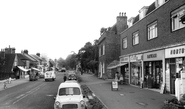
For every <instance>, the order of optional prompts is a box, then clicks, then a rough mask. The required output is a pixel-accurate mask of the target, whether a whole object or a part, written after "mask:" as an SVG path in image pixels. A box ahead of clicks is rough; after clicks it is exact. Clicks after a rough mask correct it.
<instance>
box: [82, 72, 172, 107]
mask: <svg viewBox="0 0 185 109" xmlns="http://www.w3.org/2000/svg"><path fill="white" fill-rule="evenodd" d="M81 78H82V84H86V85H87V86H88V87H89V88H90V89H91V90H92V91H93V93H94V94H95V95H96V96H97V97H98V98H99V99H100V101H102V102H103V104H104V105H105V107H106V108H107V109H161V108H162V107H163V105H164V101H165V100H167V99H172V98H174V95H170V94H161V93H160V92H159V90H151V89H145V88H140V87H136V86H132V85H126V84H124V85H118V87H119V88H118V91H117V90H111V82H112V80H110V79H107V80H102V79H99V78H97V77H96V76H94V75H92V74H83V75H81Z"/></svg>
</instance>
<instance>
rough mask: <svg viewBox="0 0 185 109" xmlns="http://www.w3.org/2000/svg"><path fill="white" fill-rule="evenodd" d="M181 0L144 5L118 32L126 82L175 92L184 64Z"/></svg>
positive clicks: (184, 9) (159, 0)
mask: <svg viewBox="0 0 185 109" xmlns="http://www.w3.org/2000/svg"><path fill="white" fill-rule="evenodd" d="M184 16H185V0H156V1H154V2H153V3H152V4H151V5H150V6H144V7H143V8H141V10H139V14H138V15H136V17H133V18H131V19H129V20H128V21H129V22H128V24H129V27H128V28H127V29H126V30H124V31H122V32H121V39H120V43H121V56H120V66H121V67H120V68H121V72H122V73H123V74H124V79H125V81H126V82H127V83H129V84H132V85H136V86H140V87H147V88H152V89H153V88H154V89H158V90H161V86H162V85H164V86H165V89H166V92H169V93H172V94H174V93H175V83H174V82H175V79H176V78H181V76H179V74H181V69H182V68H183V67H184V65H183V62H184V61H185V28H184V27H185V24H183V23H184V22H183V18H184Z"/></svg>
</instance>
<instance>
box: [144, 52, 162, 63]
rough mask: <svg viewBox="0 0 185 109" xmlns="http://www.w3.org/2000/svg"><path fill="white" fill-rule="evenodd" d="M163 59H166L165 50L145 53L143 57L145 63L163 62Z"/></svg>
mask: <svg viewBox="0 0 185 109" xmlns="http://www.w3.org/2000/svg"><path fill="white" fill-rule="evenodd" d="M163 57H164V50H160V51H155V52H149V53H145V54H144V55H143V60H144V61H155V60H162V59H163Z"/></svg>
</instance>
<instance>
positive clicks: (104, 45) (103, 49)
mask: <svg viewBox="0 0 185 109" xmlns="http://www.w3.org/2000/svg"><path fill="white" fill-rule="evenodd" d="M103 55H105V44H104V45H103Z"/></svg>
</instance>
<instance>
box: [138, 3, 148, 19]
mask: <svg viewBox="0 0 185 109" xmlns="http://www.w3.org/2000/svg"><path fill="white" fill-rule="evenodd" d="M147 11H148V6H143V7H142V8H141V9H140V10H139V20H141V19H143V18H144V17H145V16H146V12H147Z"/></svg>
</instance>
